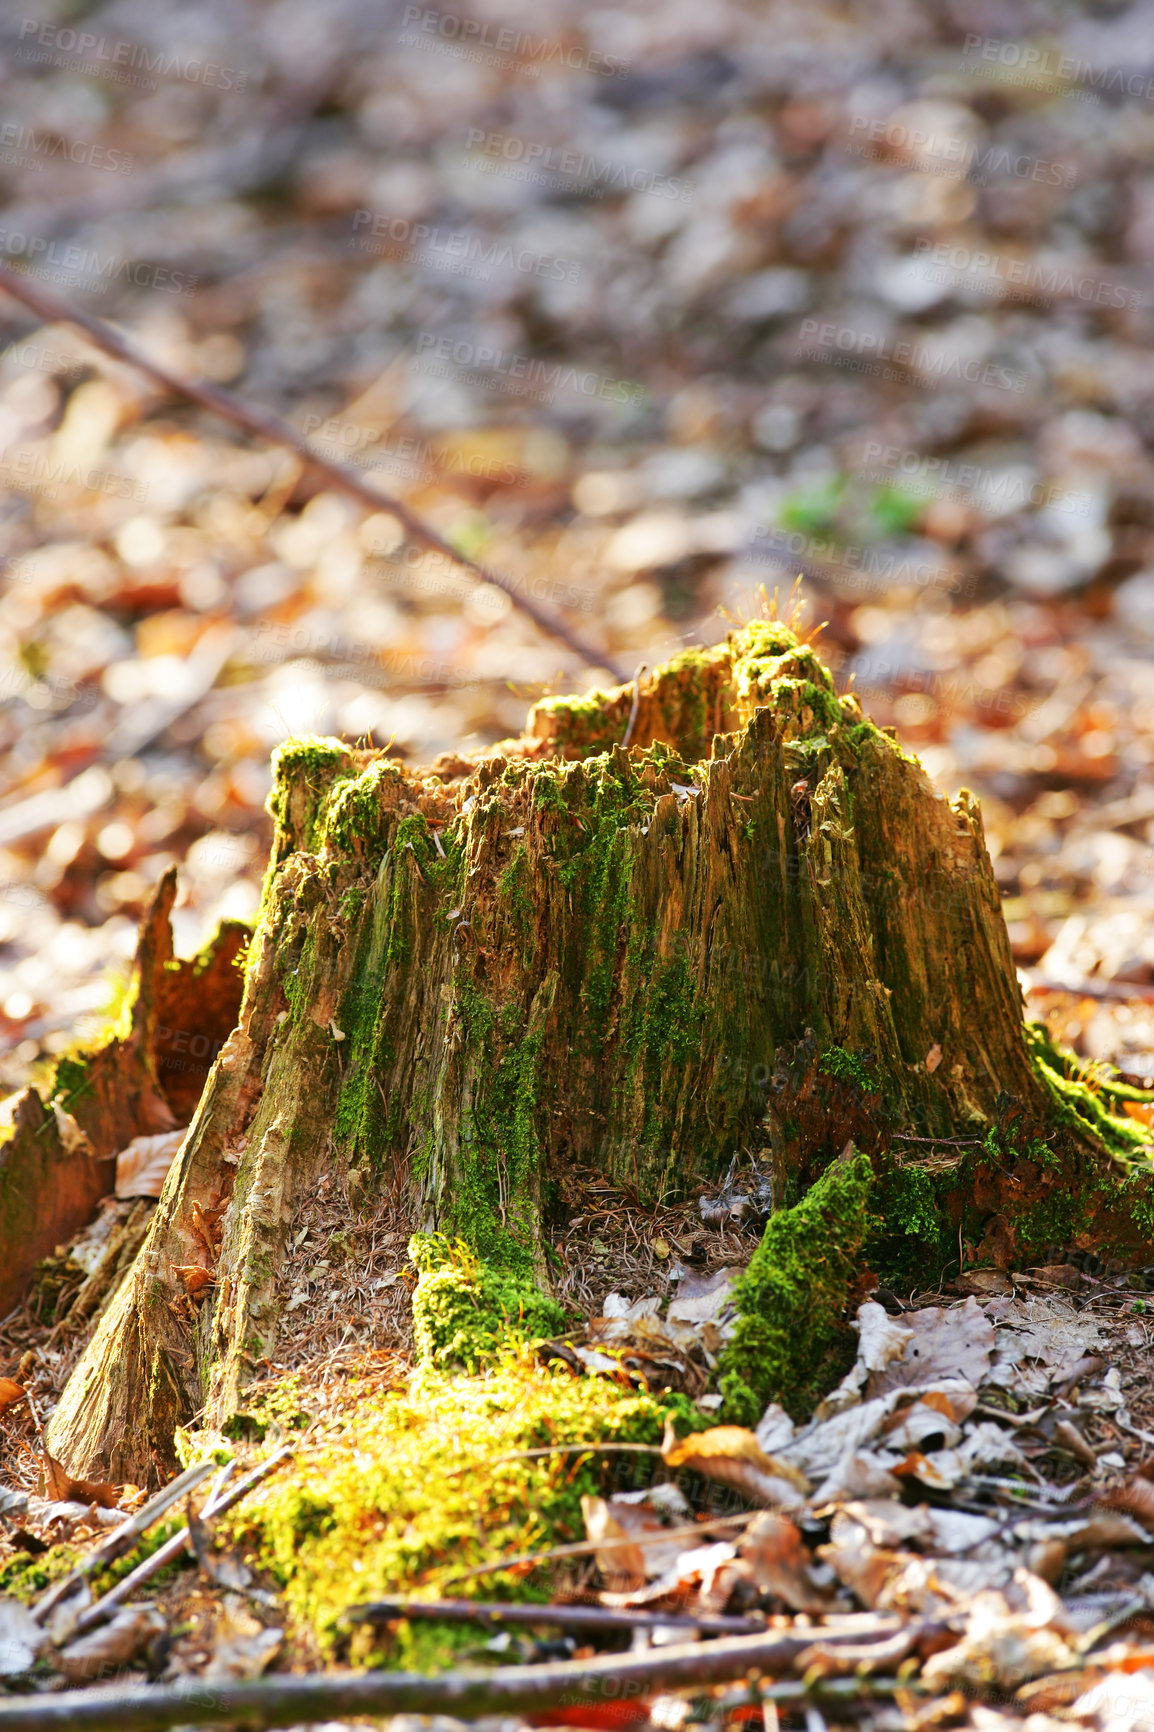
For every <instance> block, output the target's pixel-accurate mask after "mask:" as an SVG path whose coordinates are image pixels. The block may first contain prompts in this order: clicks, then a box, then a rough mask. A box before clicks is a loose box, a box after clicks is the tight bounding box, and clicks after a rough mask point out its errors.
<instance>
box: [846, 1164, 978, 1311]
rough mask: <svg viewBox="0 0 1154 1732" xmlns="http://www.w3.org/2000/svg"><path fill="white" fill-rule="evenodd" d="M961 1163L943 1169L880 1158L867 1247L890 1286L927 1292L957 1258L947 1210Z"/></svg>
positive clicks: (871, 1261) (955, 1242)
mask: <svg viewBox="0 0 1154 1732" xmlns="http://www.w3.org/2000/svg"><path fill="white" fill-rule="evenodd" d="M961 1165H962V1163H960V1162H959V1161H956V1160H953V1161H949V1162H947V1163H944V1164H942V1165H940V1166H934V1165H932V1164H931V1163H930V1162H929V1161H925V1162H921V1163H914V1162H907V1161H904V1160H902V1159H900V1158H898V1157H896V1156H889V1157H879V1163H878V1171H877V1177H876V1180H875V1194H874V1199H873V1204H872V1206H873V1209H874V1220H875V1225H874V1228H873V1230H872V1232H871V1236H870V1239H869V1242H868V1244H867V1247H866V1254H867V1258H868V1261H869V1264H870V1267H871V1268H873V1269H876V1270H877V1272H878V1276H879V1279H881V1280H883V1281H885V1282H887V1283H888V1284H889V1285H891V1286H892V1285H894V1283H897V1284H898V1286H899V1288H901V1287H904V1286H905V1285H906V1284H916V1285H918V1286H922V1287H925V1286H927V1285H930V1284H931V1283H932V1282H934V1281H936V1280H937V1279H938V1278H939V1277H940V1276H941V1275H942V1273H943V1272H944V1270H945V1268H946V1266H947V1264H948V1263H950V1262H951V1261H952V1262H954V1263H955V1264H956V1262H957V1259H958V1245H957V1230H956V1228H955V1227H954V1225H953V1221H952V1217H951V1215H950V1211H949V1200H950V1197H951V1194H952V1193H953V1192H954V1191H955V1190H956V1188H957V1186H958V1178H959V1171H960V1169H961Z"/></svg>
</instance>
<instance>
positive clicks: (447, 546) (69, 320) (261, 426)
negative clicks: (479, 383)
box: [0, 262, 627, 685]
mask: <svg viewBox="0 0 1154 1732" xmlns="http://www.w3.org/2000/svg"><path fill="white" fill-rule="evenodd" d="M0 288H2V289H4V290H5V291H6V293H8V294H9V295H11V296H12V298H13V300H15V301H20V302H22V303H23V305H24V306H26V307H29V308H30V309H31V310H32V312H34V313H35V314H36V315H37V317H38V318H41V319H45V320H47V321H48V322H49V323H50V324H70V325H75V326H76V327H77V329H78V330H81V331H83V332H84V334H85V336H86V337H88V338H89V340H90V341H91V342H93V343H95V345H96V347H97V348H98V349H102V350H103V351H104V353H105V354H106V355H111V356H112V357H113V359H114V360H117V361H123V362H125V363H126V364H127V365H128V366H129V367H135V368H136V370H137V372H139V373H144V374H145V375H146V376H147V377H148V378H150V379H153V380H155V382H156V383H157V384H158V385H162V386H163V387H164V388H165V390H167V391H172V392H175V394H176V395H177V396H178V397H187V398H188V400H189V402H191V403H199V404H200V406H201V408H202V409H207V410H209V412H210V413H211V414H213V415H218V416H220V418H221V419H222V420H224V421H229V422H231V423H232V425H233V426H234V427H241V428H243V429H244V431H245V432H246V433H251V434H253V435H255V437H256V438H258V439H267V440H268V441H269V443H270V444H273V445H279V446H280V447H281V448H282V449H283V450H285V451H291V452H292V453H293V455H294V456H295V457H299V458H300V460H301V462H302V463H306V464H308V466H309V467H310V468H312V469H315V470H316V471H317V472H318V473H319V474H321V475H324V476H326V477H327V478H328V480H329V481H330V482H331V483H332V485H333V487H335V488H336V489H337V491H338V492H340V493H344V494H347V495H348V497H349V498H350V499H355V500H357V501H358V502H359V503H360V504H362V505H367V506H368V507H369V509H370V510H372V511H387V512H389V513H390V514H391V515H392V516H393V517H395V518H396V519H397V521H398V522H399V523H400V524H402V525H403V527H404V529H405V530H406V532H407V533H408V535H409V536H410V537H411V538H412V539H413V541H415V542H418V543H419V544H420V545H421V546H422V547H428V548H431V549H432V550H433V551H434V552H435V553H440V554H442V555H443V556H444V557H445V558H446V559H449V560H452V562H453V564H454V565H459V566H462V567H463V568H464V569H465V570H466V571H471V572H472V573H473V575H474V577H477V578H479V579H480V581H481V582H482V583H490V584H492V585H493V587H494V589H499V590H501V591H502V592H503V593H504V594H505V595H507V596H508V597H509V600H510V601H511V602H512V603H513V606H514V607H519V608H520V609H521V612H522V613H525V614H528V616H529V618H530V619H531V620H532V621H533V622H534V624H535V625H537V626H538V627H540V629H541V630H542V631H543V632H545V633H546V634H547V635H548V636H549V637H554V638H557V639H558V640H559V641H560V642H561V643H563V644H565V645H567V646H568V648H569V649H571V650H572V651H573V653H574V654H575V655H578V656H580V657H581V659H582V660H583V661H584V662H586V663H588V665H589V666H590V667H595V668H604V669H605V670H606V671H607V672H608V673H610V674H612V676H613V678H614V679H615V680H617V681H619V683H620V684H622V685H624V684H625V683H626V680H627V675H626V674H625V673H624V672H623V671H622V670H621V668H620V667H619V666H618V665H617V663H616V661H615V660H614V659H613V657H612V656H611V655H610V654H609V652H608V651H606V650H600V649H597V648H595V647H594V646H593V645H592V644H588V643H586V642H585V640H584V638H583V637H581V636H580V635H579V633H577V632H575V631H573V630H571V628H570V627H569V626H568V625H566V623H565V621H564V620H563V619H561V618H560V616H559V615H557V614H555V613H553V612H551V610H550V609H549V608H546V607H542V606H541V604H540V603H539V602H537V601H534V599H533V597H532V596H531V595H529V594H527V593H526V592H525V591H524V590H523V589H522V588H519V587H518V585H517V583H516V582H515V580H514V579H513V578H511V577H506V576H505V575H504V573H503V572H500V571H493V570H491V569H490V568H489V567H488V566H485V565H481V564H480V562H479V561H478V560H475V559H470V557H469V555H468V554H466V553H461V552H460V551H459V549H458V548H455V547H454V546H453V544H452V542H450V541H446V540H445V538H444V536H443V535H441V534H439V533H438V531H437V530H435V529H434V528H433V527H432V525H431V524H429V523H426V521H425V519H424V518H423V517H420V516H418V514H417V513H416V512H415V511H412V510H411V509H410V508H409V506H407V505H405V504H404V503H403V501H402V500H400V499H397V498H395V497H394V495H392V494H391V493H386V492H385V491H384V490H383V488H379V487H376V486H374V485H371V484H370V483H369V482H368V481H366V480H365V479H364V477H363V476H362V475H360V474H359V473H358V471H357V470H356V469H354V468H353V467H351V466H350V465H349V464H347V463H339V462H336V461H335V460H334V459H333V458H330V457H323V456H322V455H321V453H320V452H319V451H316V450H314V449H313V447H312V446H311V445H310V444H309V442H308V440H307V439H305V438H304V437H303V436H302V435H301V434H300V433H298V432H297V430H296V428H295V427H293V426H291V425H290V424H289V422H287V421H282V419H281V418H280V416H279V415H274V414H273V413H272V412H271V411H270V410H267V409H255V408H253V407H252V406H251V405H250V404H248V403H246V402H244V401H243V399H241V398H240V397H234V396H233V394H232V392H231V391H224V390H222V389H221V387H220V386H219V385H208V384H205V383H204V382H203V381H201V380H199V379H186V378H185V377H184V376H183V375H182V374H180V373H175V372H173V371H172V369H171V368H170V367H164V366H162V365H161V364H160V363H159V362H158V361H154V360H152V359H151V357H150V356H148V355H146V354H145V353H144V351H143V350H142V349H138V348H137V347H136V345H135V344H134V343H131V342H129V341H128V339H127V338H125V337H122V336H121V335H120V333H119V331H116V330H114V329H113V327H112V326H111V325H108V324H106V323H105V322H104V320H103V319H98V318H96V317H95V316H94V315H93V314H91V313H85V312H83V311H81V309H80V308H78V307H74V306H72V305H71V304H70V303H69V302H68V301H65V300H63V299H62V298H61V297H60V296H59V295H57V294H54V293H53V292H52V290H51V289H44V288H40V287H39V286H38V285H36V284H35V283H33V282H31V281H29V279H28V278H27V277H25V276H24V275H23V274H22V273H21V272H20V271H17V270H14V269H13V267H12V266H11V265H8V264H4V263H2V262H0Z"/></svg>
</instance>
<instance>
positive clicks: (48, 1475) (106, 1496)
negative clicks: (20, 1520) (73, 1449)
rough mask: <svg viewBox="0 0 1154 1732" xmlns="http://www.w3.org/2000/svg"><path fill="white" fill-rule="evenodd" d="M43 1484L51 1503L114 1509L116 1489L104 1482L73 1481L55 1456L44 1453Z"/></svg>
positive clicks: (91, 1480) (92, 1480) (90, 1480)
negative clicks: (91, 1505)
mask: <svg viewBox="0 0 1154 1732" xmlns="http://www.w3.org/2000/svg"><path fill="white" fill-rule="evenodd" d="M44 1465H45V1484H46V1486H47V1494H48V1497H49V1498H50V1499H51V1500H52V1502H53V1503H85V1504H93V1503H94V1504H96V1505H97V1507H98V1508H99V1509H116V1508H117V1507H118V1500H117V1495H116V1487H115V1486H114V1485H109V1484H107V1482H106V1481H104V1480H96V1479H73V1478H72V1475H71V1474H70V1473H68V1472H66V1470H65V1469H64V1468H63V1467H62V1466H61V1465H60V1463H59V1462H58V1461H57V1460H56V1458H55V1456H51V1455H49V1453H48V1451H47V1450H45V1451H44Z"/></svg>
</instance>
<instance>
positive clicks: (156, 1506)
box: [32, 1461, 215, 1622]
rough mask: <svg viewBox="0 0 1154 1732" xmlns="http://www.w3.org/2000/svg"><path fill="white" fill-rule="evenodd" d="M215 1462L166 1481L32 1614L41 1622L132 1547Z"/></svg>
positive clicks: (54, 1587)
mask: <svg viewBox="0 0 1154 1732" xmlns="http://www.w3.org/2000/svg"><path fill="white" fill-rule="evenodd" d="M214 1466H215V1463H214V1462H211V1461H201V1462H198V1463H197V1464H196V1466H195V1467H189V1468H186V1469H185V1471H184V1472H183V1473H182V1474H181V1475H180V1476H179V1477H178V1478H177V1479H174V1480H173V1481H172V1483H171V1485H166V1486H165V1488H164V1490H163V1491H158V1492H157V1494H156V1496H155V1497H153V1498H150V1499H149V1500H148V1502H147V1503H146V1504H145V1505H144V1507H143V1509H138V1510H137V1512H136V1514H135V1515H134V1516H129V1518H128V1520H127V1521H126V1522H122V1523H121V1524H120V1526H119V1527H118V1528H114V1529H113V1530H112V1532H111V1533H110V1534H109V1536H108V1538H107V1539H106V1540H102V1541H101V1542H100V1544H99V1545H98V1546H96V1547H95V1548H94V1549H93V1550H92V1551H90V1552H89V1554H88V1556H87V1557H86V1558H85V1560H84V1562H83V1563H81V1564H77V1566H76V1568H75V1569H74V1570H70V1571H69V1573H68V1574H67V1575H66V1576H62V1577H61V1578H60V1580H59V1581H58V1582H55V1583H53V1585H52V1587H50V1588H49V1590H48V1592H47V1593H46V1594H45V1595H43V1597H42V1598H41V1599H39V1600H37V1602H36V1604H35V1605H34V1606H33V1608H32V1616H33V1617H34V1618H35V1619H36V1620H37V1621H38V1622H40V1621H42V1620H43V1619H44V1618H45V1617H46V1616H47V1615H48V1613H49V1612H50V1611H51V1610H52V1608H53V1606H55V1605H58V1604H59V1603H60V1601H61V1600H63V1599H64V1598H66V1596H67V1595H68V1594H70V1593H71V1592H72V1590H73V1589H74V1588H75V1587H77V1586H79V1584H80V1583H81V1582H83V1581H87V1579H88V1577H89V1576H94V1575H95V1574H96V1572H97V1570H100V1569H103V1568H104V1566H105V1565H106V1564H110V1563H112V1562H113V1561H114V1560H115V1559H116V1558H119V1557H123V1555H124V1553H125V1552H127V1551H131V1550H132V1547H133V1546H134V1544H135V1543H136V1541H137V1540H138V1539H139V1538H140V1536H141V1534H142V1533H145V1532H146V1531H147V1529H149V1528H150V1527H151V1526H152V1524H153V1522H158V1521H159V1520H160V1518H161V1516H162V1515H164V1513H165V1511H166V1510H169V1509H171V1508H172V1506H173V1504H174V1503H178V1502H179V1500H180V1499H181V1498H182V1497H186V1496H187V1495H188V1493H189V1492H190V1491H195V1490H196V1488H197V1486H198V1485H203V1484H204V1482H205V1480H206V1479H207V1478H208V1476H209V1474H210V1473H211V1472H212V1470H213V1467H214Z"/></svg>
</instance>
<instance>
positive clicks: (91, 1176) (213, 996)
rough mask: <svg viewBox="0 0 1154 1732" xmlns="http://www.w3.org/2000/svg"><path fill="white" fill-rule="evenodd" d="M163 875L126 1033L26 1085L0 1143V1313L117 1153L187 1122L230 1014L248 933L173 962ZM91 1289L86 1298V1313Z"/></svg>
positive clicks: (110, 1169) (106, 1180)
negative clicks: (48, 1081)
mask: <svg viewBox="0 0 1154 1732" xmlns="http://www.w3.org/2000/svg"><path fill="white" fill-rule="evenodd" d="M175 896H176V873H175V870H171V871H169V872H167V873H165V875H164V877H163V878H162V880H161V882H160V885H159V887H158V889H157V892H156V895H155V897H154V899H153V903H152V906H151V908H150V909H149V912H148V914H147V915H146V917H145V919H144V922H143V925H142V926H141V932H140V940H139V943H138V945H137V951H136V957H135V961H134V964H133V980H132V985H131V989H130V991H131V1003H132V1008H131V1022H130V1026H129V1029H128V1032H127V1034H125V1035H124V1036H122V1037H116V1038H113V1039H111V1040H109V1041H108V1042H107V1044H106V1045H104V1046H103V1047H101V1048H100V1049H99V1050H98V1051H96V1052H94V1053H91V1054H88V1055H82V1056H81V1057H79V1058H77V1059H69V1060H67V1061H65V1062H64V1063H63V1064H62V1065H61V1066H60V1068H59V1070H58V1072H57V1079H56V1092H55V1095H54V1097H53V1098H52V1099H50V1100H48V1099H45V1098H44V1097H43V1096H42V1095H41V1093H40V1091H39V1090H37V1089H34V1088H30V1089H27V1090H26V1091H25V1092H24V1094H23V1095H22V1097H21V1098H20V1100H19V1101H18V1102H17V1104H16V1108H15V1115H14V1121H13V1132H12V1135H11V1136H10V1137H9V1138H8V1140H7V1141H6V1142H4V1143H2V1144H0V1315H3V1314H4V1313H5V1312H6V1311H8V1310H10V1309H11V1307H12V1306H13V1305H15V1304H17V1303H18V1302H19V1300H20V1299H21V1298H23V1296H24V1293H25V1291H26V1290H27V1287H28V1284H29V1281H30V1279H31V1276H32V1271H33V1268H34V1266H35V1264H36V1263H37V1262H38V1261H39V1260H40V1259H41V1258H42V1257H45V1256H48V1255H49V1254H50V1253H51V1252H52V1251H54V1250H55V1248H56V1246H57V1245H58V1244H62V1243H67V1241H68V1240H69V1239H71V1238H72V1237H73V1236H74V1234H76V1233H77V1232H78V1231H79V1229H80V1228H81V1227H83V1226H84V1225H85V1224H86V1222H87V1221H89V1220H90V1219H91V1217H92V1214H93V1212H94V1210H95V1208H96V1205H97V1203H98V1202H99V1201H100V1199H101V1197H104V1196H107V1195H108V1193H109V1192H110V1191H111V1190H112V1187H113V1182H114V1179H115V1161H116V1155H117V1152H118V1151H119V1150H120V1149H122V1148H124V1147H125V1146H126V1145H127V1144H128V1143H130V1142H131V1141H132V1138H133V1137H136V1136H149V1135H153V1134H155V1133H156V1132H158V1131H168V1130H172V1129H174V1128H176V1127H177V1126H179V1125H182V1124H187V1122H188V1120H189V1118H190V1117H191V1115H192V1109H193V1107H194V1106H195V1104H196V1101H197V1099H198V1098H199V1096H200V1092H201V1090H202V1088H203V1087H204V1083H205V1079H206V1077H207V1075H208V1071H209V1069H210V1067H211V1063H212V1059H213V1057H214V1056H215V1051H216V1050H217V1048H218V1047H219V1044H220V1039H221V1038H222V1037H223V1035H224V1034H226V1033H227V1032H228V1030H229V1028H231V1026H232V1025H233V1023H234V1022H235V1020H236V1013H237V1009H238V1006H239V1002H240V979H239V970H238V969H237V968H235V967H234V966H233V963H234V961H235V959H236V957H237V955H238V953H239V952H240V950H241V949H242V947H243V946H244V945H245V944H246V943H247V941H248V932H247V929H246V928H245V927H243V926H241V925H240V924H239V923H236V922H230V923H228V924H227V925H226V926H224V927H222V929H221V932H220V934H219V935H218V938H217V941H216V943H215V944H214V946H213V947H212V949H211V951H210V953H209V954H208V955H207V956H205V957H201V958H199V959H198V961H197V962H195V963H194V962H177V961H176V960H175V958H174V955H173V943H172V928H171V924H170V919H169V916H170V914H171V911H172V904H173V900H174V898H175ZM100 1297H102V1295H99V1294H96V1293H95V1290H92V1291H89V1292H88V1293H86V1294H85V1298H84V1308H85V1311H86V1312H87V1313H88V1314H91V1312H92V1311H93V1310H94V1309H95V1307H96V1305H97V1304H98V1303H99V1300H100Z"/></svg>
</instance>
